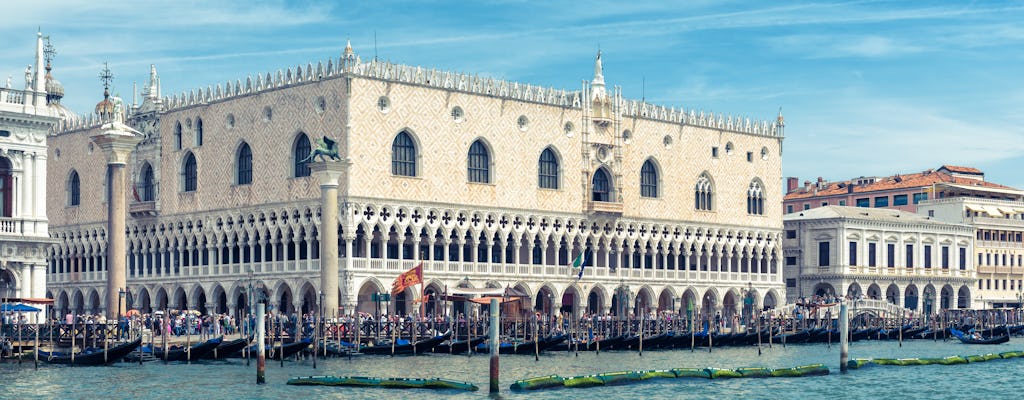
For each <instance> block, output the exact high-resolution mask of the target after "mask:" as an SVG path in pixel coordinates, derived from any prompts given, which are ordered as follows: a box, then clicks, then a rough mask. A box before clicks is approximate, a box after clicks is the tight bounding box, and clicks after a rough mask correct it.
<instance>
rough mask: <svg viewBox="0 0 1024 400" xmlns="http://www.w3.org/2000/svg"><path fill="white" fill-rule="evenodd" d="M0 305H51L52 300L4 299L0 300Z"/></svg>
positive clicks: (31, 298) (30, 298)
mask: <svg viewBox="0 0 1024 400" xmlns="http://www.w3.org/2000/svg"><path fill="white" fill-rule="evenodd" d="M0 303H28V304H44V305H50V304H53V299H47V298H45V297H43V298H33V297H4V298H0Z"/></svg>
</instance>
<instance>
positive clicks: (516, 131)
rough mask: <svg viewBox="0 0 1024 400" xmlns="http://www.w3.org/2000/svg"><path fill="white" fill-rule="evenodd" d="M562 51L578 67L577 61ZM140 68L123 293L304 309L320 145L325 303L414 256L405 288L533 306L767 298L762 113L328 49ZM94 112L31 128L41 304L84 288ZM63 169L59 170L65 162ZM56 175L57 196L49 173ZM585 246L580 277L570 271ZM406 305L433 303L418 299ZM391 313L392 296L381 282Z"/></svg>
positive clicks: (96, 273)
mask: <svg viewBox="0 0 1024 400" xmlns="http://www.w3.org/2000/svg"><path fill="white" fill-rule="evenodd" d="M581 62H582V60H581ZM160 91H161V88H160V78H159V76H158V74H157V72H156V68H155V67H154V68H151V77H150V82H149V84H148V85H147V87H146V88H145V89H144V90H143V100H142V103H141V104H139V105H135V104H133V105H132V106H131V107H129V110H128V114H129V115H128V121H129V122H130V124H132V126H133V127H134V128H135V129H137V130H139V131H140V132H142V133H143V135H144V137H145V139H143V141H142V142H141V143H140V144H139V145H138V147H137V148H136V150H135V152H134V153H133V154H132V156H131V159H130V160H129V162H128V166H127V168H128V174H129V176H130V177H131V178H130V180H131V181H132V182H133V185H134V186H133V188H132V189H131V190H129V191H128V197H129V198H128V203H129V212H130V217H129V218H128V222H127V224H128V229H127V230H128V232H127V235H128V255H127V256H128V263H127V265H128V286H129V294H128V296H129V303H132V304H131V306H132V307H133V308H139V309H142V310H143V311H147V310H149V309H157V308H164V307H170V308H190V309H199V310H201V311H203V312H232V313H233V312H236V311H237V310H240V309H244V308H245V307H246V304H247V298H246V296H245V293H244V292H245V288H246V287H247V286H248V285H249V276H250V275H249V272H250V271H252V276H253V279H254V280H256V281H258V282H257V284H258V285H263V286H264V287H266V289H267V290H266V291H267V292H268V294H269V295H270V296H271V298H272V304H273V305H274V306H276V307H279V308H281V309H284V310H288V311H291V310H296V311H301V312H306V311H312V310H316V308H317V304H318V291H319V288H320V286H321V285H320V282H319V258H318V257H319V254H320V252H319V247H320V243H319V241H318V240H319V237H320V231H321V229H322V221H320V218H319V217H320V215H321V211H320V209H319V205H320V199H319V196H320V188H319V183H318V182H316V180H315V179H313V178H311V177H310V176H309V169H308V167H307V166H306V165H305V164H304V163H303V162H301V161H302V160H303V159H304V158H305V157H306V156H307V154H308V153H309V149H310V147H311V146H310V144H311V143H314V141H315V140H316V139H317V138H320V137H321V136H325V137H328V138H331V139H333V140H335V141H336V142H337V143H338V146H339V148H340V153H341V156H342V157H343V159H344V162H345V163H346V165H347V168H346V170H345V173H344V174H343V176H342V178H341V185H340V187H339V198H338V204H339V215H340V218H339V221H338V223H337V226H331V227H330V229H336V230H338V232H339V234H338V237H339V243H338V246H339V248H340V249H341V252H340V260H339V264H340V273H339V276H338V277H337V278H338V279H339V280H340V284H339V292H340V293H339V296H340V298H341V304H342V307H343V310H342V312H346V313H348V312H351V311H352V310H353V309H357V308H358V309H359V310H360V311H369V312H372V311H373V310H374V303H373V302H372V301H371V297H372V295H373V294H374V293H376V292H386V291H388V289H389V287H390V284H391V282H392V280H393V279H394V278H395V277H396V276H397V275H398V274H400V273H401V272H403V271H405V270H407V269H409V268H412V267H413V266H415V265H417V264H419V263H420V262H422V263H423V267H424V275H425V280H426V282H427V285H426V292H427V293H428V294H429V293H438V294H439V293H442V292H444V291H445V290H446V288H452V287H456V286H459V285H468V286H472V287H478V288H479V287H510V288H518V289H519V290H521V291H522V292H525V293H528V294H529V296H530V297H531V302H532V305H533V306H534V307H536V308H537V309H539V310H541V311H544V312H549V311H552V309H559V308H561V309H562V310H563V311H565V312H576V313H579V312H592V313H593V312H596V313H606V312H616V310H618V309H619V308H618V307H616V306H613V305H614V304H622V303H623V302H621V301H620V300H619V298H622V297H621V296H618V294H619V293H623V294H624V293H625V292H626V290H627V289H628V292H629V293H630V297H629V300H628V301H627V302H625V303H626V304H629V305H630V306H631V307H636V308H634V310H636V309H650V310H655V309H657V310H681V311H683V312H686V311H687V310H693V311H701V310H703V311H704V312H708V313H713V312H715V311H721V312H723V314H726V316H728V314H731V313H734V312H736V311H737V310H738V308H739V304H740V302H739V299H740V296H741V295H742V293H741V292H742V291H743V290H746V289H747V288H748V287H752V288H753V292H754V296H755V298H756V301H757V303H758V304H759V305H760V304H764V305H767V306H771V305H775V304H779V303H780V302H781V301H782V296H783V292H782V291H783V290H784V288H783V281H782V275H781V271H779V269H778V265H779V261H780V256H781V246H780V245H781V241H780V234H781V232H782V220H781V215H782V212H781V206H780V204H781V199H782V197H781V196H782V194H781V187H780V186H781V185H780V181H781V154H782V139H783V126H782V118H781V115H780V116H779V118H778V120H777V121H771V122H767V121H750V120H749V119H741V118H734V117H727V116H725V115H722V114H715V113H706V112H698V111H695V110H683V109H679V108H669V107H663V106H655V105H652V104H647V103H644V102H641V101H637V100H629V99H626V98H624V97H623V96H622V93H621V91H620V90H619V89H618V88H606V87H605V83H604V77H603V74H602V66H601V58H600V55H599V56H598V59H597V61H596V62H595V76H594V77H593V79H592V80H591V81H587V82H584V84H583V85H582V87H581V88H580V89H579V90H575V91H567V90H558V89H551V88H543V87H537V86H533V85H528V84H522V83H515V82H506V81H501V80H496V79H491V78H486V77H481V76H475V75H463V74H458V73H454V72H448V71H439V70H435V69H429V68H422V67H416V66H407V65H396V64H390V63H386V62H380V61H371V62H362V61H360V60H359V59H358V57H356V55H355V54H354V53H353V52H352V50H351V47H350V46H347V47H346V49H345V51H344V53H343V54H342V56H341V58H340V59H332V60H325V61H322V62H319V63H316V64H315V65H314V64H307V65H304V66H299V67H296V68H289V69H287V70H285V71H277V72H274V73H265V74H257V75H255V76H248V77H246V78H244V79H240V80H236V81H234V82H227V83H226V84H218V85H215V86H209V87H206V88H202V89H199V90H192V91H189V92H188V93H182V94H179V95H175V96H173V97H164V96H161V93H160ZM97 125H98V121H97V120H96V119H95V118H84V119H83V120H82V121H78V122H72V123H66V124H63V125H62V126H61V127H60V128H59V129H58V132H57V134H55V135H53V136H51V137H50V140H49V144H50V156H51V171H52V173H51V175H50V179H49V182H48V187H49V188H50V191H51V192H52V193H70V192H72V191H73V190H78V192H79V193H80V199H78V200H79V201H77V202H71V201H69V200H70V199H69V198H68V196H60V195H57V196H51V197H50V199H49V202H48V206H47V208H48V210H49V211H50V213H51V218H52V225H53V227H52V232H53V236H54V237H55V238H57V239H59V240H60V243H59V245H57V246H54V248H53V250H52V251H51V253H50V255H49V257H50V275H49V276H50V280H49V290H50V292H51V295H52V296H53V298H55V299H56V304H57V308H58V309H60V310H64V309H75V310H83V311H93V312H97V311H99V308H101V307H102V304H101V302H100V299H101V298H103V297H104V294H103V291H104V290H105V286H104V280H105V276H106V272H105V270H104V269H105V266H106V265H107V263H106V260H105V252H104V249H105V241H106V237H107V235H108V232H104V226H105V225H104V223H103V222H104V221H105V218H106V216H105V215H104V214H105V212H106V211H105V210H106V207H105V206H104V202H105V201H106V199H105V198H104V193H105V190H104V189H103V188H102V186H103V183H102V182H103V176H104V168H105V161H104V160H103V157H102V156H101V155H100V154H99V152H98V151H97V150H96V149H94V147H93V145H92V144H90V141H89V137H90V136H91V135H92V134H94V133H95V132H96V130H97ZM73 176H77V177H78V180H74V181H73V180H71V179H70V177H73ZM76 183H77V185H78V186H77V189H76V187H74V186H69V185H71V184H76ZM580 252H586V254H587V255H586V265H588V266H587V267H586V268H585V270H584V274H583V277H582V279H579V280H577V279H576V273H575V271H573V270H572V268H571V267H570V264H571V262H572V260H573V259H574V258H575V257H576V256H577V255H578V254H579V253H580ZM431 299H432V300H431V301H430V303H428V305H427V307H426V308H427V312H428V313H431V314H433V313H437V312H442V311H441V310H439V309H438V304H437V303H436V302H435V301H434V300H433V299H436V296H431ZM396 300H397V301H395V302H392V303H391V307H392V308H393V309H394V310H395V311H397V312H407V311H411V310H412V307H413V305H412V298H411V296H406V295H405V294H404V293H403V294H401V295H399V296H398V297H397V299H396Z"/></svg>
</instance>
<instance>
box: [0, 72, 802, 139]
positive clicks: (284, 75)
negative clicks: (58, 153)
mask: <svg viewBox="0 0 1024 400" xmlns="http://www.w3.org/2000/svg"><path fill="white" fill-rule="evenodd" d="M335 64H337V65H338V66H339V67H338V68H335ZM325 65H326V67H325ZM346 74H347V75H351V76H358V77H364V78H369V79H377V80H385V81H395V82H400V83H407V84H414V85H422V86H430V87H436V88H441V89H445V90H454V91H460V92H466V93H473V94H479V95H485V96H495V97H503V98H509V99H513V100H519V101H524V102H531V103H540V104H547V105H553V106H558V107H568V108H577V109H579V108H582V107H583V106H584V103H585V102H583V101H582V97H581V96H583V94H584V90H578V91H567V90H564V89H555V88H550V87H549V88H544V87H541V86H535V85H530V84H522V83H519V82H509V81H505V80H495V79H494V78H490V77H481V76H479V75H470V74H466V73H460V72H454V71H441V70H438V69H436V68H431V69H425V68H423V67H421V66H411V65H403V64H394V63H391V62H390V61H377V60H373V61H369V62H361V61H358V59H355V60H352V59H348V60H346V59H344V58H342V59H339V60H338V62H337V63H335V62H334V60H333V59H328V60H326V62H325V61H323V60H320V61H317V64H316V69H315V73H314V67H313V64H312V63H311V62H310V63H307V64H306V66H305V68H303V66H302V65H297V66H296V67H295V69H294V71H293V69H292V68H291V67H289V68H286V69H285V70H284V71H283V72H282V71H281V70H280V69H279V70H277V72H276V74H272V73H271V72H267V73H266V74H265V75H264V74H260V73H257V74H256V77H255V81H254V80H253V76H252V75H248V76H246V79H245V84H244V86H243V84H242V81H241V80H235V82H234V83H233V84H232V83H231V81H228V82H225V83H224V85H223V90H222V89H221V85H220V84H218V85H216V87H213V86H207V88H206V91H205V92H204V91H203V89H199V90H198V92H199V93H198V94H196V90H190V91H189V92H187V93H186V92H182V93H181V94H180V95H174V96H173V97H170V98H168V97H164V104H166V105H167V109H166V111H173V110H175V109H180V108H187V107H192V106H195V105H199V104H208V103H211V102H218V101H224V100H228V99H230V98H232V97H239V96H245V95H249V94H254V93H259V92H263V91H266V90H274V89H278V88H282V87H287V86H292V85H299V84H303V83H308V82H313V81H317V80H324V79H336V78H338V77H341V76H343V75H346ZM588 84H589V83H588V82H587V81H584V86H587V85H588ZM5 92H7V93H5V94H6V95H7V96H0V101H4V102H10V103H20V102H23V101H24V99H23V98H22V97H21V92H20V91H5ZM613 102H614V103H616V104H615V105H614V108H615V109H616V110H618V113H619V115H620V116H621V117H631V118H641V119H649V120H655V121H664V122H670V123H675V124H682V125H693V126H699V127H704V128H711V129H716V130H723V131H730V132H735V133H743V134H750V135H757V136H768V137H782V131H781V130H780V129H779V126H778V124H777V123H776V122H774V121H766V120H760V121H752V120H751V119H750V118H743V117H739V116H737V117H733V116H725V115H723V114H718V115H716V114H715V113H713V112H712V113H705V112H704V111H703V110H700V111H696V110H694V109H689V110H687V109H685V108H682V107H680V108H676V107H666V106H663V105H655V104H650V103H647V102H645V101H642V100H626V99H622V98H621V97H620V96H614V98H613ZM98 123H99V121H97V120H96V119H95V118H93V117H92V116H91V115H88V114H86V115H83V116H82V117H81V118H79V121H75V122H70V123H69V122H61V123H60V124H58V125H56V126H55V132H58V133H61V132H66V131H71V130H78V129H83V128H86V127H92V126H94V125H96V124H98Z"/></svg>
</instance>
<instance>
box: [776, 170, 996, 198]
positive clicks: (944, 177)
mask: <svg viewBox="0 0 1024 400" xmlns="http://www.w3.org/2000/svg"><path fill="white" fill-rule="evenodd" d="M943 167H944V168H946V169H947V170H950V171H952V170H951V169H949V168H948V166H943ZM953 168H962V169H963V170H972V171H978V170H977V169H974V168H964V167H953ZM978 172H981V171H978ZM850 182H851V181H842V182H828V183H826V184H825V187H822V188H819V189H818V191H817V193H815V191H814V188H815V184H814V183H812V184H811V187H810V189H808V188H806V187H805V186H800V187H798V188H796V189H794V190H793V191H792V192H789V193H787V194H786V196H785V197H784V198H783V201H787V200H796V199H809V198H815V197H827V196H836V195H842V194H846V193H847V190H848V187H849V186H850ZM935 183H954V184H958V185H968V186H979V187H986V188H998V189H1010V190H1016V189H1014V188H1011V187H1009V186H1003V185H1000V184H996V183H991V182H985V181H981V180H978V179H971V178H961V177H956V176H953V175H952V174H950V173H947V172H945V171H932V170H928V171H924V172H918V173H914V174H907V175H893V176H889V177H884V178H878V180H876V181H875V182H874V183H868V184H863V185H855V186H854V187H853V193H870V192H879V191H884V190H896V189H913V188H924V187H929V186H931V185H933V184H935Z"/></svg>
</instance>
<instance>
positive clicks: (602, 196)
mask: <svg viewBox="0 0 1024 400" xmlns="http://www.w3.org/2000/svg"><path fill="white" fill-rule="evenodd" d="M593 186H594V187H593V193H592V195H591V200H593V201H612V193H611V184H610V182H609V180H608V173H607V172H605V170H604V168H598V169H597V171H594V180H593Z"/></svg>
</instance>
